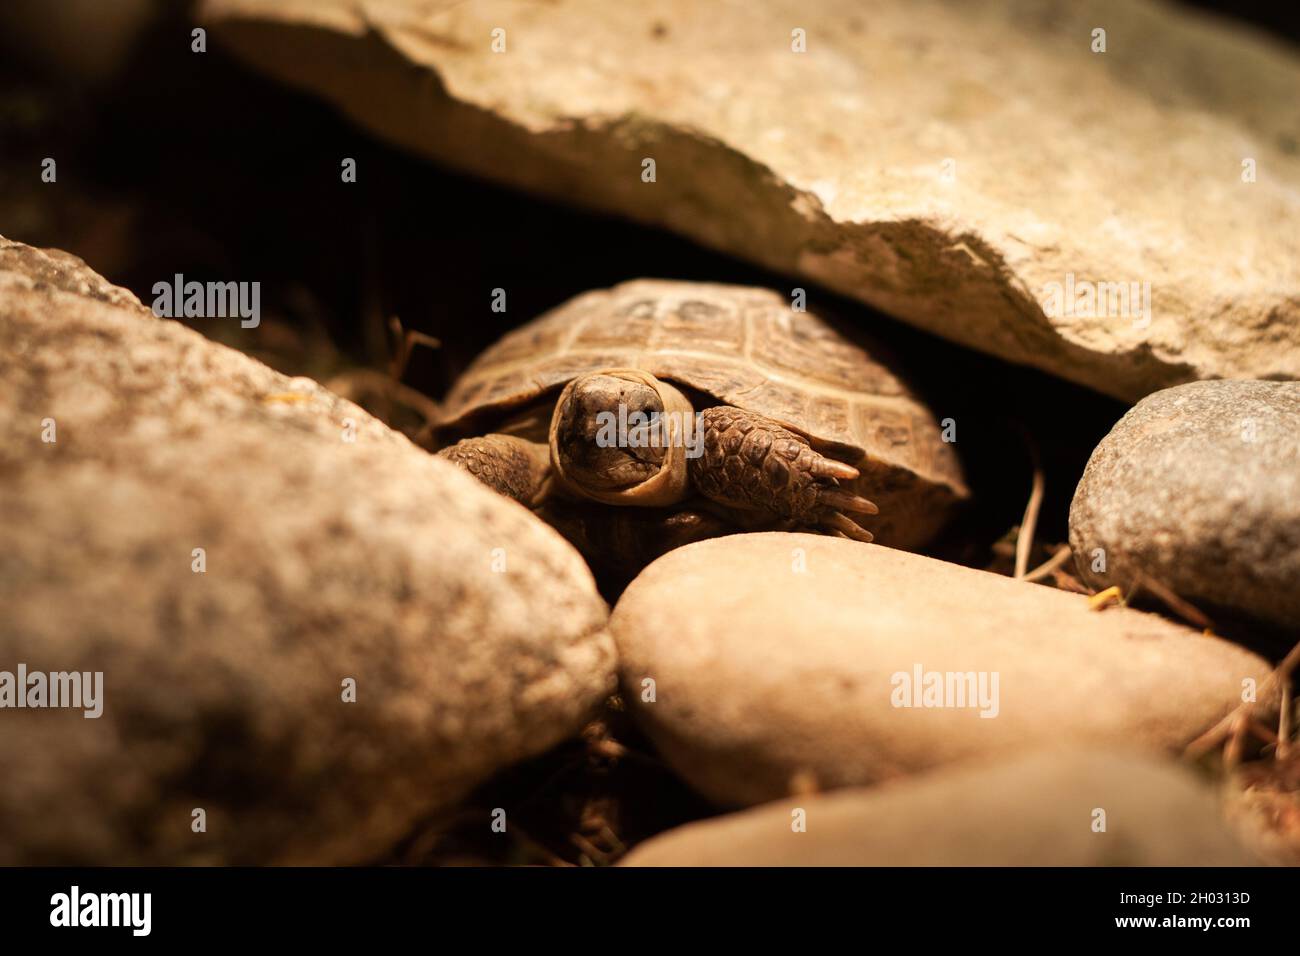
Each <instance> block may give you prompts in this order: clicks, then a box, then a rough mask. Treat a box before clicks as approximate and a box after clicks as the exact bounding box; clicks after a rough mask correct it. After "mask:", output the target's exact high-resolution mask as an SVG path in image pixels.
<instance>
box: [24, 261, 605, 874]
mask: <svg viewBox="0 0 1300 956" xmlns="http://www.w3.org/2000/svg"><path fill="white" fill-rule="evenodd" d="M51 428H53V429H54V431H53V433H52V435H51V433H50V431H49V429H51ZM348 435H354V436H355V440H354V441H348V440H347V439H346V436H348ZM43 437H54V438H56V439H57V440H56V441H54V442H47V441H43V440H42V439H43ZM0 514H2V515H3V521H0V671H7V672H9V673H15V672H16V668H17V666H18V665H19V664H25V665H26V666H27V668H28V670H29V671H42V672H51V671H72V670H75V671H89V672H95V671H101V672H102V673H103V682H104V685H103V692H102V698H101V701H100V703H101V705H102V716H100V717H99V718H98V719H86V718H85V717H83V714H82V712H81V710H54V709H23V710H19V709H9V708H5V709H0V767H3V768H4V770H3V772H0V864H16V863H63V864H67V863H75V864H89V863H94V864H100V863H116V864H137V863H167V864H174V863H259V864H260V863H274V864H281V863H286V864H290V863H292V864H325V863H351V862H358V861H365V860H368V859H373V858H375V857H376V856H378V855H380V854H382V853H383V852H385V851H386V850H387V849H388V848H389V847H390V846H391V845H392V844H393V842H394V841H396V840H397V839H399V838H400V837H401V836H402V835H404V834H405V833H407V832H409V831H410V830H411V829H412V828H413V827H414V826H415V825H416V824H417V822H418V823H420V824H421V825H423V823H424V821H426V820H427V819H428V818H430V817H432V816H436V815H437V814H438V812H439V811H441V810H443V809H444V808H447V807H448V806H449V805H451V804H452V803H453V802H454V801H456V800H457V799H458V798H460V797H461V796H462V795H463V794H464V793H465V792H466V791H467V790H468V789H469V788H471V787H473V786H474V785H475V784H477V783H478V782H480V781H481V780H483V779H484V778H485V777H486V776H488V775H489V774H491V773H492V772H494V771H495V770H497V769H498V768H500V767H502V766H504V765H506V764H509V763H511V762H512V761H516V760H518V759H520V758H523V757H526V756H529V755H532V754H536V753H538V752H540V751H542V750H544V749H546V748H547V747H549V746H551V745H553V744H554V743H556V742H557V741H559V740H561V739H563V738H564V737H566V736H567V735H569V734H571V733H573V732H574V731H575V730H577V729H578V728H579V727H580V726H581V725H582V723H583V722H584V720H585V718H586V716H587V715H588V714H589V712H590V711H591V710H592V708H593V707H594V706H596V705H598V704H599V703H600V701H601V700H602V699H603V698H604V697H605V695H606V694H607V693H608V692H609V691H610V690H611V689H612V686H613V676H614V675H613V648H612V643H611V641H610V639H609V636H608V633H607V632H606V630H605V625H606V618H607V609H606V607H605V605H604V604H603V602H602V601H601V599H600V598H599V597H598V596H597V594H596V592H595V589H594V586H593V584H592V580H591V576H590V574H589V573H588V571H587V569H586V567H585V566H584V565H583V563H582V561H581V559H580V558H579V557H578V555H577V554H576V552H574V551H573V550H572V549H571V548H570V547H569V546H568V545H567V544H566V543H565V542H564V541H563V540H562V539H561V538H560V537H559V536H558V535H557V534H556V533H555V532H554V531H552V530H551V529H550V528H548V527H546V526H545V525H544V524H542V523H541V522H540V521H538V520H536V519H535V518H534V517H533V516H532V515H530V514H529V513H528V512H527V511H525V510H524V509H523V508H521V507H519V506H517V505H515V504H514V503H513V502H509V501H507V500H505V499H504V498H502V497H500V496H498V495H495V494H493V493H491V492H490V491H488V490H487V489H485V488H483V487H482V486H481V485H479V483H478V482H476V481H475V480H474V479H473V478H470V477H469V476H467V475H465V474H462V473H461V472H460V471H459V470H458V469H456V468H454V467H452V466H450V465H446V464H444V463H442V462H439V461H435V460H433V459H432V458H431V457H430V456H429V455H428V454H426V453H425V452H423V451H421V450H420V449H418V448H416V447H415V446H413V445H412V444H411V443H410V442H408V441H407V440H406V439H405V438H403V437H402V436H401V435H398V434H396V433H395V432H392V431H390V430H389V429H388V428H386V427H385V426H384V425H383V424H381V423H380V422H378V421H376V420H375V419H373V418H371V417H370V416H369V415H367V414H366V413H365V412H363V411H362V410H360V409H359V408H357V407H356V406H355V405H352V404H351V403H349V402H346V401H344V400H342V399H340V398H338V397H337V396H335V395H332V394H331V393H329V392H327V391H325V390H324V389H322V388H321V387H319V386H318V385H316V384H315V383H313V382H310V381H308V380H305V379H286V378H285V377H284V376H282V375H279V374H277V373H275V372H273V371H271V370H270V369H268V368H266V367H265V366H263V365H261V364H259V363H257V362H255V361H253V360H251V359H249V358H247V357H245V356H243V355H241V354H239V353H237V352H234V351H232V350H230V349H227V348H224V347H222V346H218V345H214V344H212V343H211V342H209V341H207V340H206V339H204V338H203V337H202V336H200V335H198V334H197V333H195V332H192V331H190V330H187V329H185V328H183V327H182V326H180V325H178V324H177V323H175V322H171V321H165V320H159V319H156V318H154V317H153V315H152V314H151V313H150V312H149V311H148V310H147V309H145V308H144V307H142V306H141V305H140V303H139V302H138V301H136V300H135V298H134V297H133V296H132V295H131V294H130V293H129V292H126V291H125V290H122V289H117V288H114V287H113V286H112V285H110V284H109V283H107V282H105V281H104V280H103V279H101V278H100V277H99V276H97V275H95V274H94V273H93V272H91V271H90V270H89V269H87V268H86V267H85V266H84V265H83V264H82V263H81V262H80V261H79V260H77V259H75V258H73V257H71V256H68V255H66V254H62V253H58V252H43V251H39V250H35V249H31V248H29V247H27V246H23V245H20V244H18V243H14V242H9V241H7V240H3V239H0ZM200 548H201V549H203V554H202V558H203V560H204V561H205V563H206V570H205V571H203V572H202V573H198V572H196V571H195V570H194V568H195V566H196V561H197V560H198V556H196V553H195V549H200ZM496 549H500V550H499V551H498V550H496ZM0 676H2V675H0ZM348 679H351V680H353V681H355V703H349V702H345V701H344V696H345V688H344V682H345V681H346V680H348ZM196 808H201V809H203V810H204V811H206V827H207V829H206V832H202V833H199V832H194V831H193V829H192V819H193V817H192V812H193V811H194V810H195V809H196ZM484 825H485V826H486V825H487V822H486V821H485V824H484Z"/></svg>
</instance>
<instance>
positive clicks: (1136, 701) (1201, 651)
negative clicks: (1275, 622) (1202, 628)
mask: <svg viewBox="0 0 1300 956" xmlns="http://www.w3.org/2000/svg"><path fill="white" fill-rule="evenodd" d="M610 628H611V630H612V631H613V634H614V638H615V640H616V641H617V643H618V648H619V655H620V664H619V666H620V672H621V680H622V686H623V695H624V698H625V700H626V702H627V705H628V707H629V710H630V712H631V714H632V716H633V718H634V719H635V720H636V721H637V723H638V724H639V725H640V726H641V727H642V728H643V729H644V730H645V732H646V733H647V734H648V735H649V736H650V738H651V739H652V740H653V741H654V743H655V744H656V745H657V746H658V748H659V750H660V752H661V753H662V754H663V756H664V758H665V759H666V760H667V761H668V762H669V763H670V764H671V765H672V766H673V767H674V768H675V769H676V770H677V772H678V773H680V774H681V775H682V776H683V777H684V778H685V779H686V780H687V781H688V782H690V783H691V784H692V785H693V786H694V787H695V788H696V789H697V790H699V791H700V792H701V793H703V794H704V795H705V796H707V797H709V798H711V799H712V800H714V801H716V802H717V803H719V804H724V805H728V804H730V805H748V804H754V803H759V802H762V801H765V800H771V799H775V798H777V797H781V796H784V795H785V794H787V793H789V792H790V791H791V789H792V788H793V787H794V786H795V785H796V784H797V783H799V782H807V781H810V782H812V783H813V784H815V785H816V786H819V787H821V788H823V789H825V788H831V787H841V786H852V785H855V784H868V783H875V782H878V781H884V780H889V779H892V778H896V777H903V776H908V775H910V774H913V773H917V772H919V771H922V770H927V769H931V768H937V767H942V766H945V765H948V764H953V763H957V762H959V761H963V760H970V759H976V758H992V757H996V756H1000V755H1008V754H1012V753H1015V752H1018V751H1021V750H1024V749H1026V748H1032V747H1039V746H1045V747H1046V746H1060V745H1063V744H1091V745H1105V746H1114V747H1124V748H1136V749H1148V750H1157V751H1169V750H1175V749H1178V748H1181V747H1182V746H1183V745H1185V744H1187V743H1188V742H1190V741H1191V740H1192V739H1194V738H1195V737H1196V736H1197V735H1198V734H1200V733H1201V732H1202V731H1204V730H1205V729H1207V728H1208V727H1209V726H1210V725H1212V724H1213V723H1214V722H1215V721H1217V720H1218V719H1219V718H1221V717H1222V716H1223V715H1224V714H1226V713H1227V712H1228V711H1229V710H1231V709H1232V708H1233V707H1234V706H1235V705H1236V704H1237V703H1239V702H1240V700H1241V694H1242V692H1243V689H1244V688H1246V687H1249V686H1251V685H1249V684H1246V683H1244V682H1247V681H1254V682H1255V683H1256V685H1258V684H1259V683H1261V682H1262V680H1263V678H1264V676H1265V675H1266V674H1267V673H1268V672H1269V667H1268V665H1267V664H1266V662H1265V661H1263V660H1262V659H1261V658H1259V657H1257V656H1256V655H1254V654H1251V653H1249V652H1247V651H1245V650H1243V649H1242V648H1240V647H1238V646H1237V645H1235V644H1232V643H1229V642H1228V641H1225V640H1221V639H1219V638H1214V637H1206V636H1203V635H1201V634H1200V633H1198V632H1196V631H1192V630H1189V629H1188V628H1185V627H1182V626H1180V625H1177V624H1173V623H1171V622H1170V621H1168V620H1165V619H1164V618H1161V617H1158V616H1155V615H1152V614H1146V613H1142V612H1138V611H1133V610H1128V609H1123V608H1109V609H1106V610H1103V611H1092V610H1089V608H1088V601H1087V599H1086V598H1085V597H1083V596H1082V595H1077V594H1068V593H1065V592H1062V591H1057V590H1054V589H1051V588H1047V587H1044V586H1041V585H1036V584H1028V583H1025V582H1021V581H1015V580H1013V579H1011V578H1006V577H1002V576H999V575H995V574H990V573H986V572H983V571H975V570H972V569H970V568H965V567H961V566H958V565H954V564H948V563H946V562H942V561H937V560H934V559H932V558H927V557H923V556H920V555H915V554H910V553H907V552H903V551H896V550H893V549H891V548H885V547H881V546H879V545H871V544H860V543H858V542H854V541H846V540H843V539H838V538H827V537H823V536H818V535H807V534H783V533H776V532H773V533H765V534H748V535H734V536H731V537H726V538H720V539H715V540H712V541H705V542H701V543H698V544H692V545H688V546H687V547H684V548H680V549H678V550H676V551H673V552H672V553H670V554H668V555H666V556H665V557H663V558H660V559H659V560H658V561H656V562H655V563H654V564H652V565H651V566H650V567H648V568H647V569H646V570H645V571H644V572H643V573H642V574H641V575H640V576H639V577H638V578H637V579H636V580H635V581H633V582H632V584H631V585H630V586H629V587H628V589H627V590H626V591H625V592H624V593H623V595H622V597H621V599H620V600H619V602H618V605H617V606H616V607H615V609H614V613H613V616H612V618H611V621H610ZM918 669H919V671H920V675H921V680H920V682H919V689H918V692H917V696H915V697H912V696H910V695H909V693H908V692H909V691H910V685H912V684H917V681H916V675H917V672H918ZM934 674H937V675H939V678H940V679H941V680H942V682H943V684H944V685H945V687H944V689H947V687H946V685H947V684H948V682H949V679H950V678H949V675H960V677H961V680H960V682H959V681H958V680H957V678H956V676H954V677H953V678H952V684H953V686H952V688H951V696H947V697H945V698H941V699H940V700H941V702H944V703H946V706H938V707H935V706H924V705H925V704H926V703H927V701H926V698H925V696H924V693H923V691H924V689H925V685H926V682H927V681H930V680H932V679H933V678H932V677H931V675H934ZM959 683H960V685H961V690H962V693H964V694H965V697H964V698H963V699H959V698H958V696H957V692H958V689H959V687H958V684H959ZM981 697H982V699H981ZM651 698H653V700H651ZM896 703H897V704H900V705H908V704H910V705H911V706H896ZM982 714H987V715H988V716H982Z"/></svg>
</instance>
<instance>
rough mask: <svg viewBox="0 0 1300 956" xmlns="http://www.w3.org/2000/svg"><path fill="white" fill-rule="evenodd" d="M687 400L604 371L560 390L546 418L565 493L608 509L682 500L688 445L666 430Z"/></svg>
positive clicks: (662, 385) (620, 372) (632, 374)
mask: <svg viewBox="0 0 1300 956" xmlns="http://www.w3.org/2000/svg"><path fill="white" fill-rule="evenodd" d="M693 414H694V410H693V409H692V407H691V403H690V402H689V401H688V400H687V399H686V397H685V396H684V395H683V394H682V393H681V392H680V391H678V390H677V389H676V388H674V387H673V386H672V385H670V384H668V383H667V382H663V381H660V380H659V379H657V378H655V377H654V376H653V375H651V374H650V373H649V372H643V371H641V370H639V369H604V370H601V371H598V372H591V373H588V374H586V375H580V376H579V377H577V378H575V379H573V380H572V381H571V382H569V384H568V385H566V386H565V388H564V391H562V392H561V393H560V397H559V399H558V400H557V401H556V403H555V412H554V413H553V415H552V416H551V439H550V440H551V466H552V469H553V470H554V472H555V475H556V476H557V477H558V479H559V481H560V484H562V485H563V486H564V487H565V488H566V489H568V490H569V491H570V492H572V493H574V494H576V495H579V496H580V497H584V498H591V499H593V500H595V501H601V502H604V503H606V504H614V505H642V506H655V507H663V506H666V505H673V504H676V503H678V502H679V501H681V500H682V499H683V498H685V497H686V490H687V485H688V481H687V471H686V454H685V445H684V442H683V441H682V440H680V437H681V432H680V431H676V430H675V428H674V427H673V426H672V424H671V423H673V422H682V421H689V420H690V419H691V417H692V416H693Z"/></svg>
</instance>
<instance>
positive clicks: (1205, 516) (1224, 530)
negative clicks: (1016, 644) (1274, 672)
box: [1070, 381, 1300, 628]
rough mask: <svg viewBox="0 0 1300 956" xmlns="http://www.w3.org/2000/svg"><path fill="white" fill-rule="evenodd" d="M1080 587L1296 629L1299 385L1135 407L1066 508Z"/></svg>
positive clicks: (1258, 386) (1160, 398)
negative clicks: (1169, 594)
mask: <svg viewBox="0 0 1300 956" xmlns="http://www.w3.org/2000/svg"><path fill="white" fill-rule="evenodd" d="M1070 545H1071V547H1072V548H1073V549H1074V554H1075V561H1076V564H1077V565H1078V568H1079V573H1080V574H1081V575H1082V576H1083V579H1084V580H1085V581H1087V582H1088V583H1090V584H1092V585H1093V586H1095V587H1097V588H1106V587H1110V586H1111V585H1118V586H1119V587H1120V588H1121V589H1123V590H1124V591H1125V592H1128V591H1129V590H1130V589H1132V587H1133V586H1134V584H1136V583H1137V582H1138V581H1140V580H1141V579H1142V576H1144V575H1145V576H1149V577H1151V578H1154V579H1155V580H1156V581H1157V582H1159V584H1162V585H1164V586H1165V587H1167V588H1169V589H1171V590H1173V592H1174V593H1175V594H1177V595H1178V596H1179V597H1181V598H1183V599H1185V600H1187V601H1190V602H1191V603H1192V604H1194V605H1197V606H1199V607H1201V608H1202V610H1205V611H1209V612H1210V613H1213V612H1214V610H1215V609H1227V610H1228V611H1230V612H1235V613H1237V614H1242V615H1246V616H1249V617H1253V618H1257V619H1259V620H1262V621H1266V622H1269V623H1272V624H1275V625H1279V626H1281V627H1284V628H1294V627H1297V626H1300V384H1296V383H1294V382H1252V381H1223V382H1193V383H1191V384H1188V385H1179V386H1178V387H1176V388H1167V389H1165V390H1163V391H1160V392H1156V393H1155V394H1153V395H1149V396H1147V397H1146V398H1144V399H1143V400H1142V401H1140V402H1138V404H1137V405H1135V406H1134V407H1133V408H1132V409H1130V410H1129V412H1128V413H1127V414H1126V415H1125V416H1124V417H1123V418H1121V419H1120V420H1119V423H1118V424H1117V425H1116V426H1115V427H1114V428H1113V429H1112V430H1111V432H1110V434H1108V435H1107V436H1106V437H1105V438H1104V439H1102V441H1101V443H1100V444H1099V445H1098V446H1097V448H1096V449H1095V450H1094V451H1093V453H1092V457H1091V458H1090V459H1089V460H1088V466H1087V468H1086V469H1084V472H1083V477H1082V479H1081V480H1080V481H1079V487H1078V489H1077V490H1076V491H1075V493H1074V501H1073V503H1072V504H1071V506H1070Z"/></svg>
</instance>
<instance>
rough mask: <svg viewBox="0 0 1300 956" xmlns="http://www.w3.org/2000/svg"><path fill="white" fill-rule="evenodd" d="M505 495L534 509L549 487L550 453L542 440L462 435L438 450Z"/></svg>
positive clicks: (504, 436) (495, 435)
mask: <svg viewBox="0 0 1300 956" xmlns="http://www.w3.org/2000/svg"><path fill="white" fill-rule="evenodd" d="M437 457H439V458H444V459H446V460H447V461H449V462H451V463H452V464H454V465H459V466H460V467H461V468H464V469H465V470H466V471H468V472H469V473H470V474H471V475H473V476H474V477H475V478H477V479H478V480H479V481H481V482H483V484H485V485H487V486H488V487H489V488H492V489H493V490H495V491H498V492H500V493H501V494H503V495H505V496H506V497H507V498H513V499H515V501H517V502H519V503H520V504H522V505H526V506H528V507H529V508H535V507H537V506H538V505H539V504H541V503H542V501H543V500H544V499H545V498H546V495H547V493H548V491H549V490H550V484H551V482H550V475H551V452H550V448H549V446H547V445H544V444H542V443H541V442H535V441H528V440H527V439H524V438H517V437H515V436H514V435H498V434H490V435H483V436H480V437H478V438H465V439H463V440H461V441H458V442H457V443H456V444H454V445H452V446H451V447H449V448H444V449H442V451H440V452H438V456H437Z"/></svg>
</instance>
